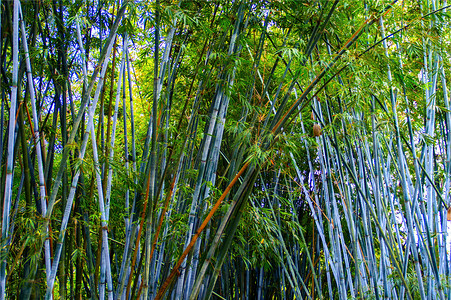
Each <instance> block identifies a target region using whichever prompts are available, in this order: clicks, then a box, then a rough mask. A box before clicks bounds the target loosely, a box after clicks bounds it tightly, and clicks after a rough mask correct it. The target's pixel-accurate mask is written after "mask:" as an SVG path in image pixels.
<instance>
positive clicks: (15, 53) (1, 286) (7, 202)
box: [0, 0, 20, 299]
mask: <svg viewBox="0 0 451 300" xmlns="http://www.w3.org/2000/svg"><path fill="white" fill-rule="evenodd" d="M19 5H20V2H19V0H15V1H14V10H13V22H12V26H13V36H12V44H13V45H12V57H13V70H12V81H11V96H10V103H11V104H10V110H9V124H8V126H9V127H8V148H7V149H8V150H7V151H8V152H7V160H6V168H7V170H6V179H5V180H6V181H5V192H4V193H5V194H4V199H3V216H2V241H3V242H2V250H1V255H2V261H1V265H0V298H1V299H4V298H5V296H6V286H5V284H6V262H7V253H8V248H7V247H8V245H7V241H8V234H9V225H10V216H9V214H10V209H11V198H12V180H13V170H14V155H13V152H14V140H15V134H14V129H15V127H16V126H15V120H16V118H15V116H16V106H17V104H16V103H17V102H16V101H17V89H18V86H17V82H18V71H19Z"/></svg>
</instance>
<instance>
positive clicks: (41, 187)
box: [19, 6, 51, 282]
mask: <svg viewBox="0 0 451 300" xmlns="http://www.w3.org/2000/svg"><path fill="white" fill-rule="evenodd" d="M19 12H20V15H21V16H22V19H21V32H22V45H23V49H24V53H25V64H26V68H27V81H28V90H29V92H30V102H31V112H32V116H33V127H32V133H33V138H34V143H35V145H36V157H37V165H38V176H39V177H38V178H39V195H40V200H41V210H42V215H43V216H45V214H46V212H47V201H46V197H47V195H46V188H45V179H44V167H43V166H44V164H43V161H42V146H41V140H40V136H39V119H38V115H37V111H36V95H35V90H34V81H33V76H32V72H31V62H30V53H29V51H28V43H27V39H26V32H25V24H24V23H25V22H24V20H23V19H24V17H23V13H22V8H21V6H19ZM45 230H46V232H48V228H46V229H45ZM49 242H50V241H49V240H48V239H47V240H46V241H45V243H44V260H45V269H46V278H47V282H48V280H49V278H50V271H51V262H50V243H49Z"/></svg>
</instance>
